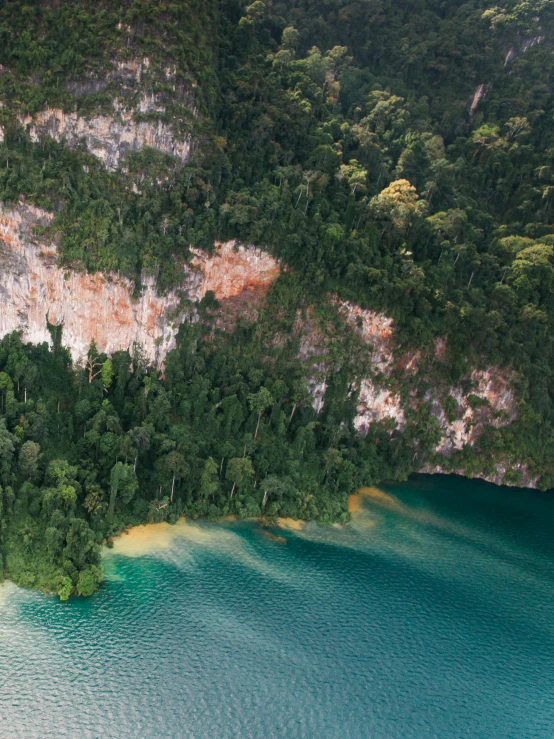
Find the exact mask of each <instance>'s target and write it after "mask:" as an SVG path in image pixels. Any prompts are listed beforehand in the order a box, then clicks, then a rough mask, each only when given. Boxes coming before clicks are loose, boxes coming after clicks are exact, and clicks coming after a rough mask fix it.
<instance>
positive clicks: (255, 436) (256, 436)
mask: <svg viewBox="0 0 554 739" xmlns="http://www.w3.org/2000/svg"><path fill="white" fill-rule="evenodd" d="M261 420H262V411H260V412H259V413H258V423H257V424H256V433H255V434H254V441H256V439H257V438H258V431H259V430H260V421H261Z"/></svg>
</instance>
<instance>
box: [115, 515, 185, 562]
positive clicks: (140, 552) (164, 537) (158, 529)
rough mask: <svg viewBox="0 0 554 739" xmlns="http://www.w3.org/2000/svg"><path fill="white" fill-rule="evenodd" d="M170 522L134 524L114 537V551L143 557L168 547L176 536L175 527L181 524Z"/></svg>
mask: <svg viewBox="0 0 554 739" xmlns="http://www.w3.org/2000/svg"><path fill="white" fill-rule="evenodd" d="M180 523H181V522H180V521H179V522H178V523H177V524H176V525H175V526H170V525H169V524H168V523H150V524H146V525H144V526H133V528H131V529H127V531H125V532H123V534H121V535H120V536H117V537H116V538H115V539H114V545H113V549H112V551H113V552H114V553H115V554H123V555H125V556H126V557H143V556H144V555H146V554H150V553H151V552H153V551H160V550H161V549H168V548H169V547H170V545H171V542H172V541H173V540H174V538H175V534H176V531H175V529H176V528H177V526H179V524H180Z"/></svg>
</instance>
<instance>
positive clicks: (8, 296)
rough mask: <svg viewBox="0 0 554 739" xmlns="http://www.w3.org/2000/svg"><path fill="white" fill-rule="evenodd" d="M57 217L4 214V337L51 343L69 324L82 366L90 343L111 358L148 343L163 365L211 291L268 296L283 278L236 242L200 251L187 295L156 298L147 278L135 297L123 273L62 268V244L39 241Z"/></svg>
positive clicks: (268, 260)
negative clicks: (39, 232)
mask: <svg viewBox="0 0 554 739" xmlns="http://www.w3.org/2000/svg"><path fill="white" fill-rule="evenodd" d="M51 218H52V216H51V214H49V213H46V212H44V211H41V210H39V209H37V208H34V207H30V206H24V205H22V206H19V207H17V208H13V209H7V208H2V209H0V336H4V335H5V334H7V333H10V332H11V331H21V332H22V336H23V339H24V341H29V342H33V343H41V342H44V341H46V342H50V335H49V332H48V329H47V323H46V321H47V318H48V320H49V321H50V323H53V324H59V323H63V343H64V344H65V345H66V346H68V347H69V348H70V350H71V353H72V356H73V358H74V360H75V361H77V362H82V360H83V358H84V357H85V356H86V353H87V351H88V348H89V346H90V342H91V340H92V339H95V341H96V344H97V347H98V349H99V350H100V351H103V352H106V353H108V354H111V353H112V352H114V351H118V350H121V349H128V350H130V351H131V352H133V349H134V345H135V344H140V345H141V346H142V350H143V352H144V353H145V355H146V357H147V358H148V359H149V360H150V361H151V362H155V363H157V364H158V365H161V364H162V363H163V361H164V359H165V357H166V356H167V353H168V351H169V350H170V349H172V348H173V347H174V346H175V336H176V334H177V331H178V328H179V325H180V323H181V322H182V321H183V320H185V319H187V318H188V317H189V316H190V315H191V309H190V306H186V305H184V304H183V301H182V297H184V298H185V299H187V300H189V301H192V302H194V301H197V300H199V299H201V298H202V297H203V296H204V295H205V294H206V292H207V291H208V290H213V292H214V293H215V296H216V298H218V299H219V300H226V299H231V298H236V297H237V296H241V295H245V294H246V295H247V294H248V293H249V291H256V294H259V293H260V292H264V291H267V290H268V289H269V287H270V285H271V283H272V282H273V281H274V280H275V279H276V278H277V276H278V274H279V265H278V264H277V262H276V261H275V260H274V259H273V258H272V257H270V256H269V255H268V254H264V253H263V252H260V251H259V250H257V249H254V248H253V247H244V246H237V245H236V244H235V243H234V242H227V243H224V244H220V245H217V249H216V251H215V254H214V256H212V257H209V256H207V255H206V254H204V253H200V252H198V253H196V254H195V256H194V258H193V260H192V261H193V263H192V265H191V266H190V267H187V268H186V277H185V281H184V283H183V285H182V287H181V290H174V291H172V292H170V293H168V294H167V295H165V296H158V295H157V293H156V285H155V280H154V279H153V278H147V277H144V278H143V284H144V285H145V289H144V290H143V292H142V294H141V296H140V297H139V298H138V299H133V297H132V293H133V288H134V286H133V284H132V283H131V282H129V281H128V280H125V279H121V278H119V277H118V276H117V275H115V274H103V273H100V272H98V273H96V274H86V273H82V272H72V271H66V270H63V269H60V268H59V267H58V266H57V254H56V246H55V244H52V243H42V242H38V241H37V240H36V239H35V238H34V237H33V227H34V226H36V225H47V224H48V223H49V222H50V220H51Z"/></svg>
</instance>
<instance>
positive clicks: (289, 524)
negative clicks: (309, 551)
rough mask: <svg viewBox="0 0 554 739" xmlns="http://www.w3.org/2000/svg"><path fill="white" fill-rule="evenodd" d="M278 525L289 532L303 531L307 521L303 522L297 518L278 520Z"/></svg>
mask: <svg viewBox="0 0 554 739" xmlns="http://www.w3.org/2000/svg"><path fill="white" fill-rule="evenodd" d="M277 525H278V526H279V528H281V529H286V530H288V531H302V529H303V528H304V526H305V525H306V521H301V520H300V519H296V518H278V519H277Z"/></svg>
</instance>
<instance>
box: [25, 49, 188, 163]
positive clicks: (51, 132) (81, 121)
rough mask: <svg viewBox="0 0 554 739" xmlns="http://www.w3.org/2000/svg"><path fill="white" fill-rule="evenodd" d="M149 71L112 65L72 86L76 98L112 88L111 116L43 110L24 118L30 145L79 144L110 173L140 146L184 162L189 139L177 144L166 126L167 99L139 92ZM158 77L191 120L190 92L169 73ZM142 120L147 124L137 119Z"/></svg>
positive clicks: (144, 64) (145, 65) (138, 63)
mask: <svg viewBox="0 0 554 739" xmlns="http://www.w3.org/2000/svg"><path fill="white" fill-rule="evenodd" d="M149 69H150V62H149V60H148V59H147V58H145V59H142V60H135V61H130V62H117V63H116V64H115V65H114V69H113V70H112V71H111V72H110V73H108V74H107V75H105V77H104V78H102V79H97V80H96V79H91V80H89V81H88V82H85V83H80V84H73V85H72V86H71V90H72V92H73V93H74V94H75V95H76V96H79V95H82V94H87V93H91V92H98V91H99V90H104V89H106V87H107V86H108V85H110V83H112V87H113V86H114V84H116V87H117V91H118V92H119V93H120V96H119V97H114V99H113V100H112V108H113V113H112V114H110V115H94V116H92V117H88V118H87V117H84V116H82V115H80V114H79V113H76V112H71V113H65V112H64V111H63V110H61V109H59V108H47V109H46V110H43V111H41V112H39V113H38V114H37V115H35V116H34V117H31V116H27V117H26V118H24V119H22V120H21V123H22V124H23V125H24V126H28V127H29V133H30V136H31V139H32V140H33V141H40V140H41V139H43V138H45V137H46V136H50V137H52V138H53V139H55V140H56V141H64V140H65V141H67V143H68V145H69V146H71V147H75V146H77V145H78V144H79V143H81V142H83V141H84V143H85V145H86V147H87V149H88V150H89V151H90V152H91V154H94V155H95V156H96V157H98V158H99V159H101V160H102V161H103V162H104V163H105V165H106V167H107V168H108V169H110V170H114V169H117V167H118V166H119V165H120V163H121V160H122V159H123V157H124V156H125V155H126V154H127V153H128V152H129V151H140V150H141V149H143V148H144V147H145V146H149V147H152V148H153V149H157V150H158V151H162V152H165V153H167V154H171V155H172V156H174V157H176V158H178V159H180V160H181V161H182V162H183V163H184V162H186V161H187V160H188V158H189V156H190V152H191V137H190V135H185V136H183V137H181V138H180V139H178V138H177V137H176V135H175V127H174V126H172V125H171V122H169V123H168V122H167V120H166V118H167V116H166V104H167V99H166V98H167V95H164V94H162V93H155V92H150V93H147V92H144V90H145V89H148V88H149V87H150V86H151V83H152V80H151V74H150V72H149ZM162 76H163V78H164V80H165V82H166V83H167V86H168V87H169V89H172V91H173V94H178V95H179V96H180V97H181V98H183V99H185V100H186V101H187V103H188V106H189V107H190V109H191V111H192V114H193V115H194V114H195V111H194V108H193V101H192V95H191V93H190V90H187V89H186V88H185V87H184V86H183V85H182V84H180V85H179V84H177V82H176V80H175V73H174V71H173V70H171V69H165V70H162ZM111 89H112V88H110V90H111ZM145 115H147V116H148V120H140V117H141V116H142V117H144V116H145ZM137 117H138V118H139V120H137V119H136V118H137ZM173 123H177V121H173Z"/></svg>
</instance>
